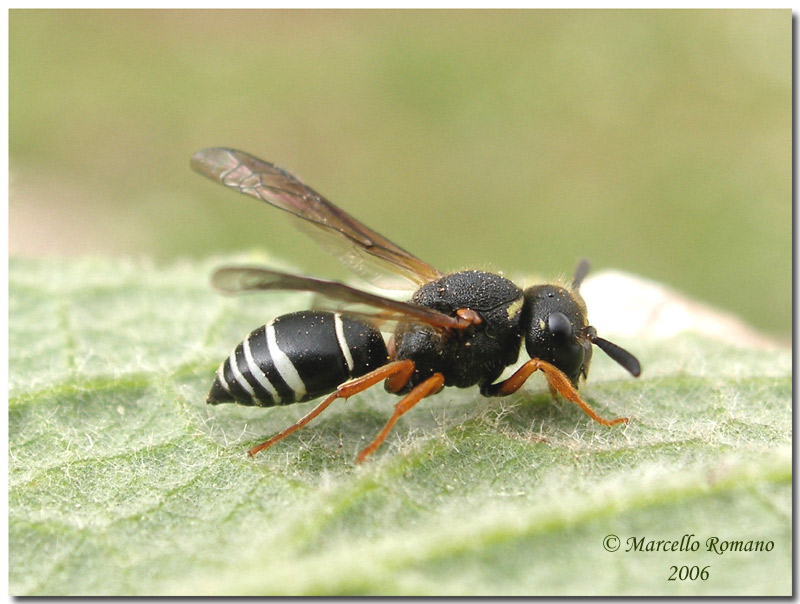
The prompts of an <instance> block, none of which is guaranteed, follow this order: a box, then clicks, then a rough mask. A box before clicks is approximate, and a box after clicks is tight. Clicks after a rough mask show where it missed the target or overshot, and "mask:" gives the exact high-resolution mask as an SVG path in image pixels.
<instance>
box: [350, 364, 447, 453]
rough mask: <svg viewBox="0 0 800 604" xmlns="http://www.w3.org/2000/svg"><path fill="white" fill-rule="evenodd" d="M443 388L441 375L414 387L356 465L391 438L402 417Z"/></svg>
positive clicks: (438, 374)
mask: <svg viewBox="0 0 800 604" xmlns="http://www.w3.org/2000/svg"><path fill="white" fill-rule="evenodd" d="M443 386H444V376H443V375H442V374H441V373H434V374H433V375H432V376H431V377H429V378H428V379H427V380H425V381H424V382H422V383H420V384H417V385H416V386H414V389H413V390H411V392H409V393H408V394H407V395H405V397H403V399H402V400H401V401H400V402H399V403H397V404H396V405H395V406H394V413H392V417H390V418H389V421H388V422H386V425H385V426H384V427H383V430H381V431H380V432H379V433H378V436H376V437H375V439H374V440H373V441H372V442H371V443H369V445H367V446H366V447H365V448H364V449H363V450H362V451H361V453H359V454H358V457H356V463H361V462H363V461H364V460H365V459H366V458H367V457H369V456H370V455H372V454H373V453H374V452H375V450H376V449H377V448H378V447H380V446H381V445H382V444H383V441H385V440H386V437H387V436H389V432H390V431H391V430H392V426H394V425H395V423H396V422H397V420H398V419H400V416H401V415H403V414H404V413H405V412H406V411H408V410H409V409H411V408H412V407H413V406H414V405H416V404H417V403H418V402H420V401H421V400H422V399H424V398H425V397H426V396H430V395H431V394H436V393H437V392H439V390H441V389H442V387H443Z"/></svg>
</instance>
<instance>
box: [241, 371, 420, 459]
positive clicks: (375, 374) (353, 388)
mask: <svg viewBox="0 0 800 604" xmlns="http://www.w3.org/2000/svg"><path fill="white" fill-rule="evenodd" d="M413 373H414V362H413V361H394V362H392V363H388V364H386V365H384V366H383V367H378V368H377V369H375V370H374V371H370V372H369V373H367V374H366V375H362V376H361V377H358V378H356V379H354V380H350V381H349V382H345V383H344V384H342V385H341V386H339V387H338V388H337V389H336V391H335V392H333V393H332V394H330V395H329V396H327V397H326V398H325V399H324V400H323V401H322V402H321V403H320V404H319V405H317V406H316V407H314V408H313V409H312V410H311V411H310V412H309V413H308V414H307V415H306V416H305V417H303V418H302V419H301V420H299V421H298V422H296V423H294V424H292V425H291V426H289V427H288V428H286V429H285V430H283V431H282V432H278V434H276V435H275V436H273V437H272V438H270V439H269V440H268V441H265V442H263V443H261V444H260V445H256V446H255V447H253V448H252V449H250V451H249V452H248V455H250V457H253V456H254V455H255V454H256V453H258V452H259V451H263V450H264V449H268V448H269V447H271V446H272V445H274V444H275V443H276V442H278V441H279V440H283V439H284V438H286V437H287V436H289V435H290V434H291V433H292V432H295V431H296V430H299V429H300V428H302V427H303V426H305V425H306V424H307V423H308V422H310V421H311V420H312V419H314V418H315V417H317V416H318V415H319V414H320V413H322V412H323V411H325V409H327V407H328V405H330V404H331V403H332V402H333V401H335V400H336V399H339V398H348V397H351V396H353V395H354V394H358V393H359V392H363V391H364V390H366V389H367V388H369V387H370V386H374V385H375V384H377V383H378V382H380V381H382V380H384V379H390V380H392V382H391V383H392V384H396V385H397V386H396V388H397V389H398V390H399V389H400V388H402V387H403V386H404V385H405V384H406V382H408V380H409V379H411V374H413Z"/></svg>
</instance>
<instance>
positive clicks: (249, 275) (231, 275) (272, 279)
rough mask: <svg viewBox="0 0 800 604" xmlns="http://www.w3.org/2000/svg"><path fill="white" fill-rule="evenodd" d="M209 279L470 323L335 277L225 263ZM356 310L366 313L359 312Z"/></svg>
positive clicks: (377, 312)
mask: <svg viewBox="0 0 800 604" xmlns="http://www.w3.org/2000/svg"><path fill="white" fill-rule="evenodd" d="M211 283H212V284H213V285H214V287H216V288H217V289H219V290H221V291H223V292H225V293H228V294H238V293H243V292H251V291H269V290H294V291H307V292H314V293H316V294H318V295H320V296H324V297H326V298H329V299H331V300H334V301H336V302H338V303H340V304H359V305H362V306H367V307H369V308H371V309H373V310H374V312H371V313H369V314H370V316H374V317H377V318H378V319H381V320H395V321H399V320H402V319H409V318H410V319H415V320H417V321H421V322H423V323H427V324H428V325H432V326H434V327H439V328H443V329H464V328H466V327H468V326H469V325H471V324H472V323H471V322H470V321H468V320H465V319H462V318H460V317H451V316H450V315H446V314H444V313H440V312H438V311H435V310H433V309H430V308H426V307H425V306H420V305H418V304H413V303H411V302H399V301H397V300H392V299H391V298H384V297H383V296H378V295H375V294H371V293H369V292H365V291H362V290H360V289H356V288H354V287H350V286H349V285H345V284H344V283H339V282H337V281H326V280H323V279H314V278H312V277H300V276H298V275H290V274H287V273H280V272H278V271H272V270H269V269H265V268H261V267H250V266H228V267H223V268H220V269H218V270H216V271H215V272H214V274H213V275H212V276H211ZM356 314H361V315H365V314H366V313H364V312H360V313H356Z"/></svg>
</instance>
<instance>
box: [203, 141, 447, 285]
mask: <svg viewBox="0 0 800 604" xmlns="http://www.w3.org/2000/svg"><path fill="white" fill-rule="evenodd" d="M191 167H192V169H193V170H194V171H195V172H197V173H199V174H202V175H203V176H205V177H206V178H209V179H211V180H213V181H215V182H218V183H220V184H222V185H224V186H226V187H229V188H231V189H235V190H236V191H239V192H240V193H243V194H245V195H250V196H251V197H255V198H256V199H260V200H261V201H265V202H267V203H268V204H270V205H273V206H275V207H277V208H280V209H282V210H285V211H287V212H289V213H291V214H293V215H294V216H297V217H299V218H301V219H303V220H304V221H305V224H306V225H309V226H310V225H313V226H314V227H316V228H314V229H308V228H306V229H303V230H305V231H306V232H312V231H317V233H316V234H314V235H315V238H316V239H318V240H320V243H322V244H323V245H324V246H326V247H327V248H328V249H334V251H335V254H336V255H337V256H338V257H339V259H340V260H341V261H342V262H343V263H344V264H345V265H346V266H348V268H352V269H354V270H356V271H357V272H359V274H361V275H362V276H363V277H364V278H366V279H367V280H369V281H370V282H371V283H375V284H376V285H378V286H379V287H386V285H387V282H386V281H385V280H381V279H380V278H379V277H378V276H376V273H375V271H373V270H371V267H369V266H368V265H367V263H365V262H363V260H364V259H365V258H366V259H370V260H371V261H373V262H377V263H378V264H380V265H383V268H384V270H387V269H388V270H390V271H391V272H392V273H394V274H399V275H400V276H402V277H404V278H405V279H408V280H409V281H411V282H412V283H413V284H415V285H417V286H419V285H422V284H424V283H427V282H429V281H433V280H434V279H438V278H439V277H441V276H442V273H441V272H440V271H438V270H437V269H435V268H434V267H432V266H431V265H429V264H427V263H426V262H423V261H422V260H420V259H419V258H417V257H415V256H413V255H412V254H410V253H408V252H407V251H405V250H404V249H402V248H401V247H399V246H397V245H395V244H394V243H392V242H391V241H389V240H388V239H386V238H385V237H383V236H382V235H380V234H379V233H376V232H375V231H373V230H372V229H370V228H369V227H367V226H365V225H364V224H362V223H360V222H359V221H358V220H356V219H355V218H353V217H352V216H350V215H349V214H347V213H346V212H344V211H343V210H341V209H340V208H338V207H336V206H335V205H333V204H332V203H331V202H330V201H328V200H327V199H325V198H324V197H323V196H322V195H320V194H319V193H317V192H316V191H314V190H313V189H312V188H311V187H308V186H306V185H305V184H303V183H302V182H300V180H298V179H297V178H295V177H294V176H292V175H291V174H289V173H288V172H286V171H284V170H282V169H280V168H278V167H277V166H274V165H272V164H270V163H267V162H265V161H262V160H260V159H258V158H256V157H253V156H252V155H249V154H248V153H245V152H243V151H237V150H235V149H225V148H211V149H202V150H200V151H198V152H197V153H195V154H194V156H193V157H192V160H191ZM317 234H319V235H320V236H319V237H317V236H316V235H317ZM326 235H327V236H326ZM336 240H338V241H339V242H343V243H344V244H345V245H344V246H342V245H336V244H334V245H333V246H332V245H331V244H332V242H333V241H336Z"/></svg>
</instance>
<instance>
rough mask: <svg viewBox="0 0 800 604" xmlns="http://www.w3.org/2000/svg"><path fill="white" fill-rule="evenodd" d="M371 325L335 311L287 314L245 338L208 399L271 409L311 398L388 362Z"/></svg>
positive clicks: (231, 356) (209, 400) (215, 402)
mask: <svg viewBox="0 0 800 604" xmlns="http://www.w3.org/2000/svg"><path fill="white" fill-rule="evenodd" d="M387 361H388V353H387V352H386V344H385V343H384V341H383V337H382V336H381V334H380V332H379V331H378V330H377V329H375V328H374V327H373V326H372V325H369V324H368V323H365V322H363V321H356V320H353V319H349V318H347V317H345V316H342V315H341V314H339V313H332V312H312V311H303V312H296V313H292V314H288V315H283V316H280V317H278V318H277V319H275V320H273V321H271V322H269V323H267V324H266V325H264V326H262V327H259V328H258V329H256V330H255V331H254V332H253V333H251V334H250V335H249V336H248V337H247V338H246V339H245V340H244V341H243V342H241V343H240V344H239V345H238V346H237V347H236V348H235V349H234V350H233V352H231V354H230V355H229V356H228V358H227V359H225V361H224V362H223V363H222V365H220V367H219V369H218V370H217V376H216V379H215V380H214V384H213V385H212V386H211V391H210V392H209V393H208V398H207V400H206V402H208V403H209V404H212V405H217V404H219V403H234V402H235V403H239V404H242V405H257V406H260V407H271V406H273V405H288V404H291V403H299V402H302V401H308V400H311V399H314V398H317V397H319V396H322V395H324V394H329V393H331V392H333V391H334V390H335V389H336V387H337V386H339V384H342V383H343V382H346V381H347V380H349V379H351V378H354V377H358V376H361V375H364V374H365V373H368V372H369V371H372V370H373V369H375V368H377V367H380V366H381V365H384V364H386V362H387Z"/></svg>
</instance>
